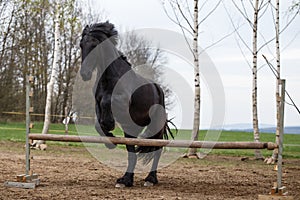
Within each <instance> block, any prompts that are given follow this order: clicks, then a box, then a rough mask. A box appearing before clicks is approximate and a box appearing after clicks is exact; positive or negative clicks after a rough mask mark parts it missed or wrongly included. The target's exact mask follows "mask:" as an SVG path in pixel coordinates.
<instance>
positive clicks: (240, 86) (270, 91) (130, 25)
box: [93, 0, 300, 128]
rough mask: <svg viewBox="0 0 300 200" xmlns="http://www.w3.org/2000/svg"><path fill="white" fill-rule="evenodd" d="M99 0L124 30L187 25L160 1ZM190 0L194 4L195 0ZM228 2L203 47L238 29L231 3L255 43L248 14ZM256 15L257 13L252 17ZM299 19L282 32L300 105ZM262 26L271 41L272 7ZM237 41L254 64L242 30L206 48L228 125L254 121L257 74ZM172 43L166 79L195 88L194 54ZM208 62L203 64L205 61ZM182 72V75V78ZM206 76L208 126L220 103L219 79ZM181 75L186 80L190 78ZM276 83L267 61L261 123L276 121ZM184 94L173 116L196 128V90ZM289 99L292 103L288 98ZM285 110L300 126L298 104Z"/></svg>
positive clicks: (203, 30)
mask: <svg viewBox="0 0 300 200" xmlns="http://www.w3.org/2000/svg"><path fill="white" fill-rule="evenodd" d="M95 2H96V3H95V4H93V7H94V9H95V10H97V9H99V10H104V11H105V16H106V17H105V19H108V20H109V21H110V22H111V23H114V24H115V25H116V27H117V28H118V29H120V30H122V31H124V30H132V29H133V30H137V31H140V32H141V31H145V30H155V31H156V32H160V30H161V31H162V32H163V31H170V32H175V33H178V34H181V30H180V29H179V28H178V26H177V25H175V24H174V23H172V22H171V21H170V19H169V18H168V17H167V16H166V14H165V13H164V11H163V8H162V4H161V1H160V0H130V1H122V0H97V1H95ZM190 2H191V4H192V1H190ZM200 2H201V1H200ZM208 2H209V3H208V5H206V6H205V7H204V8H203V10H202V12H200V18H201V17H203V16H204V15H205V13H207V12H208V11H209V10H210V8H211V6H213V4H215V3H216V2H217V1H216V0H211V1H208ZM224 2H226V3H225V4H221V5H220V6H219V7H218V9H217V10H216V11H215V12H214V14H213V15H211V16H210V18H208V19H207V20H206V21H205V22H204V23H203V24H202V25H201V26H200V35H199V38H200V42H199V44H200V46H201V47H202V48H206V47H207V46H209V45H210V44H212V43H214V42H215V41H217V40H219V39H220V38H222V37H224V36H225V35H227V34H230V33H231V32H233V30H234V29H233V26H232V24H231V23H230V20H229V17H228V15H227V13H226V10H225V7H226V9H227V10H228V12H229V13H230V16H231V17H232V19H233V21H234V23H235V25H236V26H239V27H240V29H239V32H240V34H241V35H242V37H243V38H244V40H245V41H246V42H247V44H249V46H251V38H252V35H251V34H252V33H251V29H250V28H249V25H248V24H246V22H245V20H244V19H243V18H242V16H241V15H240V14H239V13H238V12H237V10H236V9H235V8H234V7H233V6H232V3H231V1H229V0H226V1H224ZM281 3H282V4H283V5H282V6H281V8H282V12H281V17H282V24H281V26H282V27H283V26H285V24H286V21H288V18H291V16H290V17H288V16H287V14H286V13H287V8H288V5H290V3H291V1H290V0H287V1H281ZM224 6H225V7H224ZM201 14H202V15H201ZM250 17H251V18H252V16H250ZM299 23H300V15H299V16H298V17H297V19H296V20H295V21H294V22H293V23H292V24H291V25H290V26H289V28H288V29H287V30H286V31H285V32H283V33H282V35H281V49H282V54H281V66H282V78H285V79H286V80H287V83H286V84H287V91H288V92H289V94H290V95H291V96H292V98H293V100H294V101H295V103H296V104H297V105H298V106H300V93H299V86H300V77H299V75H300V37H299V32H300V27H299ZM259 28H261V33H263V35H264V37H265V39H266V40H269V39H270V38H272V37H273V34H274V25H273V20H272V13H271V12H270V9H268V11H267V12H266V14H265V16H264V18H262V19H261V24H259ZM149 32H151V31H149ZM176 37H177V36H176ZM152 39H153V38H152ZM167 39H169V38H167V37H166V40H167ZM154 40H156V38H154ZM158 40H160V39H158ZM181 40H182V41H183V42H184V39H183V37H181ZM182 41H181V42H182ZM237 41H239V42H240V45H241V46H242V49H243V51H244V53H245V57H246V58H247V59H248V62H249V63H250V64H251V53H250V52H249V51H248V50H247V48H246V47H245V46H243V44H242V43H241V40H240V39H239V38H238V37H237V34H232V35H230V36H229V37H227V38H226V39H224V40H222V42H220V43H218V44H217V45H215V46H214V47H212V48H209V49H207V50H206V53H207V56H208V57H209V58H210V60H211V62H209V63H207V62H205V63H206V64H207V65H208V66H212V67H215V68H216V70H217V71H218V73H219V76H220V79H221V81H222V84H223V87H224V94H225V97H224V100H225V104H224V106H225V119H224V124H236V123H252V107H251V89H252V73H251V69H250V67H249V65H248V64H247V62H246V61H245V57H244V56H243V55H242V53H241V51H240V49H239V47H238V45H237V44H238V42H237ZM156 42H158V43H160V42H162V41H154V43H156ZM173 42H174V44H176V43H180V42H179V41H178V38H176V39H175V41H173ZM262 43H264V41H263V39H259V44H262ZM170 48H171V49H166V50H167V51H168V52H167V53H166V55H168V56H169V63H168V64H167V66H166V69H172V70H174V73H172V72H169V73H168V74H167V75H166V76H167V77H166V81H169V82H170V85H171V87H173V89H174V87H175V89H174V90H175V91H179V90H191V89H192V87H193V67H192V66H191V64H190V63H189V59H186V58H185V57H184V56H182V55H178V53H177V54H176V53H174V50H173V49H172V48H173V47H170ZM274 50H275V46H274V42H273V43H270V45H269V46H268V48H264V49H262V51H261V52H259V55H258V57H259V66H262V65H263V64H265V62H264V60H263V58H262V54H264V55H266V56H267V57H268V58H269V59H272V58H273V56H274V55H275V54H274ZM187 51H188V50H187ZM205 63H202V64H203V65H205ZM273 63H274V62H273ZM274 64H275V63H274ZM167 71H168V70H167ZM176 73H177V75H178V74H179V75H180V76H179V77H177V76H176ZM172 74H173V75H172ZM170 76H171V77H170ZM172 76H173V77H172ZM203 76H204V75H203V74H202V79H201V87H202V90H201V95H202V102H201V128H207V127H210V125H211V120H212V118H213V117H212V116H213V115H214V113H215V112H216V111H215V110H214V109H216V108H217V106H215V105H213V104H214V103H213V102H214V99H213V98H218V97H216V96H215V95H214V93H216V91H211V88H212V87H210V85H211V84H214V83H212V82H208V81H207V80H206V78H205V77H203ZM181 79H184V81H183V80H181ZM172 80H173V81H172ZM176 81H177V82H178V83H181V82H187V83H188V85H190V87H191V89H187V88H184V87H186V85H185V84H184V83H183V84H176ZM274 85H275V77H274V75H273V74H272V72H271V71H270V69H269V68H268V67H267V66H262V67H261V68H260V70H259V77H258V110H259V113H258V115H259V123H262V124H271V125H274V124H275V123H276V118H275V111H276V107H275V86H274ZM176 87H177V88H176ZM178 99H179V100H178ZM178 99H177V101H176V102H177V104H178V105H177V106H176V107H175V108H174V110H173V111H171V112H170V115H171V117H176V123H177V125H179V127H180V128H191V127H192V119H193V118H192V116H193V111H192V107H193V106H192V104H193V96H192V95H191V96H190V97H189V98H188V99H189V100H187V102H186V101H185V100H180V97H179V98H178ZM222 100H223V98H222V97H220V101H222ZM287 101H288V102H290V101H289V100H288V99H287ZM221 104H222V103H221ZM183 110H184V111H183ZM285 111H286V112H285V125H286V126H299V125H300V115H299V114H298V113H297V111H296V109H295V108H293V107H291V106H289V105H287V104H286V106H285ZM183 119H184V120H183Z"/></svg>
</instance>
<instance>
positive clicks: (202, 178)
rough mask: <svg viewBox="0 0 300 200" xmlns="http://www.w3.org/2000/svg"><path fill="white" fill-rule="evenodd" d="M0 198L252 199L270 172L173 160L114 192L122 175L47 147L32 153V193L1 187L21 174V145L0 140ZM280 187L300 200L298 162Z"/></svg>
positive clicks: (80, 153) (229, 160) (227, 161)
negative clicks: (149, 180)
mask: <svg viewBox="0 0 300 200" xmlns="http://www.w3.org/2000/svg"><path fill="white" fill-rule="evenodd" d="M0 152H1V154H0V169H1V176H0V183H1V184H0V199H1V200H2V199H5V200H6V199H42V200H48V199H51V200H52V199H220V200H221V199H222V200H224V199H243V200H244V199H257V198H258V194H268V193H269V192H270V190H271V187H272V185H273V182H275V181H276V171H274V170H273V168H274V167H273V166H268V165H265V164H263V163H262V162H261V161H254V160H251V159H250V160H247V161H241V158H240V157H229V156H216V155H209V156H207V157H206V158H204V159H201V160H195V159H179V160H177V161H176V162H175V163H173V164H171V165H170V166H168V167H166V168H163V169H161V170H159V172H158V178H159V181H160V182H159V184H157V185H155V186H153V187H147V188H146V187H144V186H143V178H144V177H145V176H146V174H137V175H136V177H135V184H134V186H133V187H131V188H123V189H119V188H115V181H116V179H117V178H119V177H120V176H121V175H122V172H120V171H117V170H115V169H111V168H109V167H107V166H106V165H103V164H101V163H100V162H99V161H97V160H96V159H95V158H93V157H92V156H91V155H90V154H89V153H88V152H87V151H86V149H85V148H82V147H72V146H51V145H50V146H49V147H48V150H47V151H32V152H31V154H32V156H33V159H32V161H31V164H32V169H33V170H34V172H35V173H37V174H39V177H40V179H41V185H40V186H38V187H37V188H36V189H34V190H33V189H18V188H7V187H4V184H3V183H4V182H5V181H8V180H11V181H12V180H15V176H16V175H18V174H22V173H24V168H25V164H24V162H25V161H24V155H25V154H24V148H23V144H21V143H12V142H5V143H4V142H1V141H0ZM283 180H284V183H283V184H284V185H285V186H286V187H287V191H288V192H289V195H291V196H294V198H295V199H300V160H297V159H285V160H284V174H283Z"/></svg>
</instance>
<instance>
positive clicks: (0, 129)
mask: <svg viewBox="0 0 300 200" xmlns="http://www.w3.org/2000/svg"><path fill="white" fill-rule="evenodd" d="M42 127H43V124H42V123H35V126H34V128H33V129H31V132H32V133H41V131H42ZM85 129H86V130H90V131H91V132H92V131H93V134H96V133H95V131H94V128H93V127H92V126H89V127H87V128H85ZM77 130H78V127H76V126H75V125H74V124H71V125H70V126H69V135H78V132H77ZM49 133H51V134H65V126H64V125H63V124H51V125H50V132H49ZM114 134H115V135H116V136H122V132H121V130H120V129H116V130H115V131H114ZM190 134H191V131H189V130H179V132H178V134H177V136H176V137H175V139H185V140H189V139H190ZM0 140H2V141H5V140H7V141H14V142H25V123H0ZM199 140H211V141H253V134H252V133H249V132H230V131H222V132H215V131H212V132H208V131H206V130H203V131H200V136H199ZM261 141H262V142H274V141H275V135H274V134H270V133H261ZM48 143H49V144H55V145H72V146H83V145H82V144H81V143H70V142H69V143H63V142H48ZM121 148H122V147H121ZM180 151H183V152H184V151H186V149H180ZM262 152H263V155H264V156H269V155H271V154H272V151H268V150H263V151H262ZM212 153H213V154H222V155H237V156H252V155H253V150H213V151H212ZM284 157H286V158H300V135H296V134H285V135H284Z"/></svg>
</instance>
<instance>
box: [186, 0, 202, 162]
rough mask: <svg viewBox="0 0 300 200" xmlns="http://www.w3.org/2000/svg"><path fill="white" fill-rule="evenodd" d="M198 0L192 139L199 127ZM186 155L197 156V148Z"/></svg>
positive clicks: (196, 137) (195, 30) (195, 15)
mask: <svg viewBox="0 0 300 200" xmlns="http://www.w3.org/2000/svg"><path fill="white" fill-rule="evenodd" d="M198 31H199V25H198V0H194V30H193V34H194V36H193V38H194V40H193V56H194V76H195V80H194V81H195V99H194V123H193V130H192V138H191V139H192V140H193V141H194V140H198V136H199V127H200V74H199V55H198ZM187 156H188V157H197V158H198V156H197V149H196V148H190V149H189V152H188V155H187Z"/></svg>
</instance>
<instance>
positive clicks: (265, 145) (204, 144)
mask: <svg viewBox="0 0 300 200" xmlns="http://www.w3.org/2000/svg"><path fill="white" fill-rule="evenodd" d="M29 139H32V140H45V141H47V140H48V141H61V142H87V143H113V144H127V145H138V146H162V147H164V146H166V147H181V148H187V147H190V148H206V149H211V148H213V149H268V150H273V149H275V148H277V147H278V146H277V144H275V143H272V142H209V141H190V140H158V139H139V138H138V139H135V138H123V137H100V136H74V135H56V134H29Z"/></svg>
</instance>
